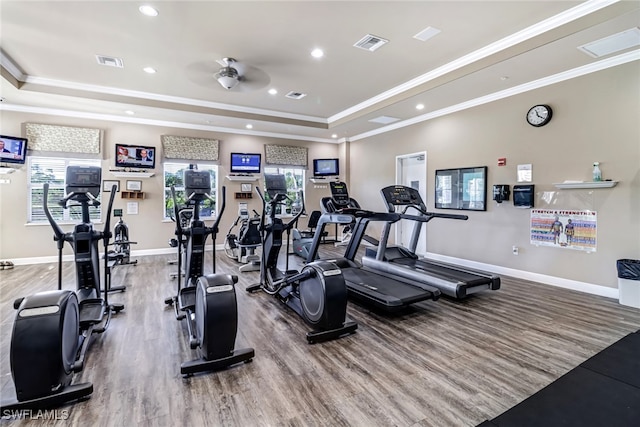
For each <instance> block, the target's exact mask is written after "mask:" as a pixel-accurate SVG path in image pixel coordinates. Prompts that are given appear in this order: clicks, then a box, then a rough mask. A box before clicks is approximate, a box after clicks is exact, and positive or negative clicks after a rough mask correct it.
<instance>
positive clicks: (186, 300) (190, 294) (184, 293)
mask: <svg viewBox="0 0 640 427" xmlns="http://www.w3.org/2000/svg"><path fill="white" fill-rule="evenodd" d="M195 307H196V287H195V286H188V287H186V288H182V289H180V293H179V294H178V309H179V310H180V311H193V310H194V309H195Z"/></svg>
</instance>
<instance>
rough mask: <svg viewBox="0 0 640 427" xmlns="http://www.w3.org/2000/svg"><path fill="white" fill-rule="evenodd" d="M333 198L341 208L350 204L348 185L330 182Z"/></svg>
mask: <svg viewBox="0 0 640 427" xmlns="http://www.w3.org/2000/svg"><path fill="white" fill-rule="evenodd" d="M329 185H330V187H331V197H332V198H333V200H334V202H335V204H336V205H338V206H339V207H341V206H347V205H348V204H349V193H348V192H347V184H345V183H344V182H330V183H329Z"/></svg>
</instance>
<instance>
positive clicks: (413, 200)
mask: <svg viewBox="0 0 640 427" xmlns="http://www.w3.org/2000/svg"><path fill="white" fill-rule="evenodd" d="M381 194H382V197H383V199H384V201H385V203H386V204H387V208H388V210H389V212H396V208H397V207H400V208H403V210H402V213H399V214H398V215H400V217H401V218H402V219H407V220H411V221H415V225H414V228H413V233H412V235H411V241H410V243H409V248H404V247H402V246H387V242H388V239H389V233H390V230H391V226H392V223H391V222H389V223H387V224H386V226H385V228H384V230H383V233H382V237H381V238H380V244H379V245H378V248H377V250H373V249H367V251H366V253H365V256H364V257H362V264H363V265H364V266H365V267H366V268H369V269H372V270H376V271H380V272H383V273H385V274H395V275H398V276H401V277H403V278H405V279H410V280H412V281H415V282H420V283H423V284H426V285H430V286H433V287H436V288H438V289H439V290H440V292H441V293H443V294H444V295H447V296H449V297H452V298H456V299H463V298H466V297H467V296H468V295H471V294H473V293H476V292H480V291H484V290H497V289H500V277H498V276H496V275H494V274H492V273H488V272H485V271H481V270H475V269H472V268H467V267H463V266H459V265H454V264H448V263H444V262H439V261H435V260H428V259H426V258H420V257H418V256H417V255H416V253H415V251H416V247H417V245H418V238H419V237H420V230H421V229H422V224H423V223H426V222H429V221H430V220H432V219H433V218H449V219H461V220H466V219H467V218H468V217H467V216H466V215H451V214H441V213H434V212H427V207H426V205H425V204H424V201H423V200H422V197H420V193H419V192H418V191H417V190H416V189H414V188H411V187H406V186H404V185H392V186H389V187H385V188H383V189H382V190H381ZM409 209H413V210H415V211H417V213H416V214H409V213H407V211H408V210H409Z"/></svg>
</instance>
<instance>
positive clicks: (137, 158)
mask: <svg viewBox="0 0 640 427" xmlns="http://www.w3.org/2000/svg"><path fill="white" fill-rule="evenodd" d="M116 167H117V168H141V169H153V168H155V167H156V149H155V147H145V146H143V145H125V144H116Z"/></svg>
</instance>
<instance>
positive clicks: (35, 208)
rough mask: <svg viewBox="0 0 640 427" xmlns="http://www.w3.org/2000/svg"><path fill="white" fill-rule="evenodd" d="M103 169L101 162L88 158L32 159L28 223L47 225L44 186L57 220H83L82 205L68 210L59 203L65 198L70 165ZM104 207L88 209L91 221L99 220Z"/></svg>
mask: <svg viewBox="0 0 640 427" xmlns="http://www.w3.org/2000/svg"><path fill="white" fill-rule="evenodd" d="M71 165H79V166H101V164H100V160H97V159H96V160H87V159H59V158H52V157H34V156H29V184H28V187H29V207H28V218H27V222H29V223H36V224H37V223H48V221H47V217H46V216H45V214H44V204H43V196H44V184H45V183H46V182H48V183H49V197H48V200H47V202H48V205H49V210H50V211H51V215H52V216H53V218H54V219H55V220H56V221H61V222H78V221H81V220H82V210H81V209H80V207H79V206H73V207H70V208H69V209H62V206H60V205H59V204H58V201H59V200H62V199H63V198H64V196H65V182H64V181H65V178H66V175H67V166H71ZM101 212H102V208H101V207H100V206H98V207H92V208H90V209H89V218H90V219H91V220H92V221H99V220H100V217H101Z"/></svg>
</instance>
